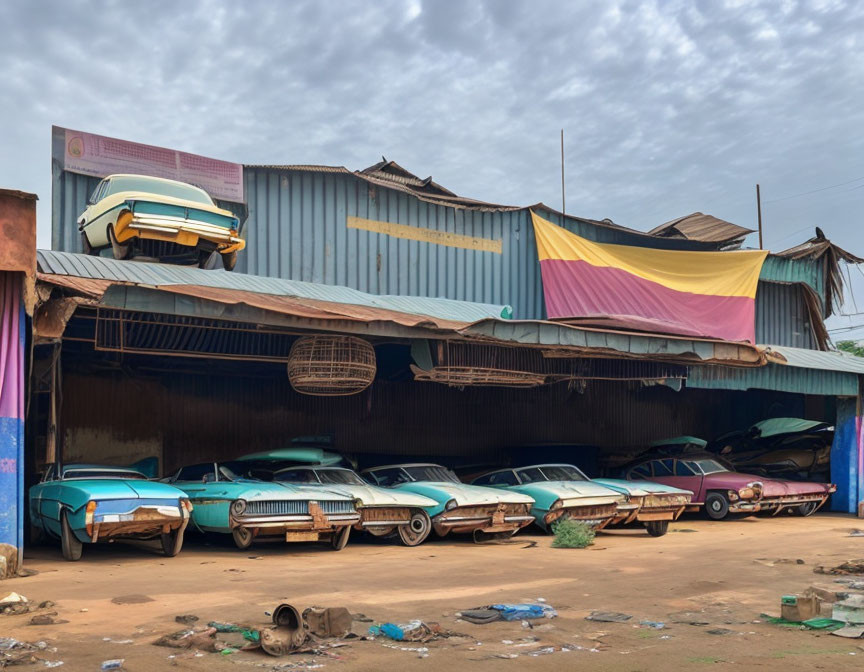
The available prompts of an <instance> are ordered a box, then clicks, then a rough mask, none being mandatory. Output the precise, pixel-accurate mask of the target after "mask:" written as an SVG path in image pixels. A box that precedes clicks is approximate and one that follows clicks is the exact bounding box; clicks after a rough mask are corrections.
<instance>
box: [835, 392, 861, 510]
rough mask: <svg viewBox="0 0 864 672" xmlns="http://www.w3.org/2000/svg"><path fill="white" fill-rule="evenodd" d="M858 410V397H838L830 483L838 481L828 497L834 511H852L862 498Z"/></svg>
mask: <svg viewBox="0 0 864 672" xmlns="http://www.w3.org/2000/svg"><path fill="white" fill-rule="evenodd" d="M860 413H861V409H860V405H859V403H858V399H854V398H853V399H850V398H842V399H838V400H837V421H836V422H835V424H834V443H833V444H832V445H831V482H832V483H836V484H837V492H836V493H834V496H833V497H832V498H831V509H832V510H833V511H845V512H847V513H855V512H857V511H858V502H860V501H861V500H862V499H864V465H862V459H864V450H862V447H864V444H862V432H861V430H862V424H861V423H862V417H861V415H860Z"/></svg>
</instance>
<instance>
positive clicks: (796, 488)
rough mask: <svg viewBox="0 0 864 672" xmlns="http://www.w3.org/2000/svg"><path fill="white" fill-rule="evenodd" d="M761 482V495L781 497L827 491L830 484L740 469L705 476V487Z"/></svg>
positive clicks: (741, 486) (746, 484)
mask: <svg viewBox="0 0 864 672" xmlns="http://www.w3.org/2000/svg"><path fill="white" fill-rule="evenodd" d="M754 482H756V483H762V494H763V497H782V496H784V495H805V494H813V493H819V494H822V493H828V492H830V490H831V486H830V485H829V484H828V483H806V482H800V481H781V480H778V479H772V478H765V477H764V476H757V475H756V474H745V473H742V472H740V471H724V472H722V473H716V474H708V475H707V476H706V477H705V483H706V487H707V488H717V487H720V488H729V489H735V490H737V489H740V488H744V487H746V486H748V485H750V484H751V483H754Z"/></svg>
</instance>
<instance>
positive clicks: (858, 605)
mask: <svg viewBox="0 0 864 672" xmlns="http://www.w3.org/2000/svg"><path fill="white" fill-rule="evenodd" d="M831 615H832V617H833V618H834V620H837V621H843V622H844V623H852V624H854V625H864V595H857V594H856V595H848V596H847V597H846V599H844V600H842V601H840V602H835V603H834V609H833V612H832V614H831Z"/></svg>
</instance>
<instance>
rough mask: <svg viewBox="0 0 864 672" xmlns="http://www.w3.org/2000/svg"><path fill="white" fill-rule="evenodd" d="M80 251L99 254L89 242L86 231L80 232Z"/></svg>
mask: <svg viewBox="0 0 864 672" xmlns="http://www.w3.org/2000/svg"><path fill="white" fill-rule="evenodd" d="M81 251H82V252H83V253H84V254H89V255H94V254H99V253H98V252H97V251H96V250H94V249H93V246H92V245H91V244H90V239H89V238H87V232H86V231H82V232H81Z"/></svg>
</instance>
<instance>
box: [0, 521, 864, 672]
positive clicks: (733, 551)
mask: <svg viewBox="0 0 864 672" xmlns="http://www.w3.org/2000/svg"><path fill="white" fill-rule="evenodd" d="M856 527H864V521H859V520H856V519H854V518H852V517H849V516H840V515H833V514H820V515H817V516H814V517H812V518H807V519H802V518H783V519H755V518H748V519H743V520H734V521H725V522H719V523H715V522H709V521H705V520H699V519H684V520H681V521H679V522H677V523H675V524H674V525H673V527H672V530H671V531H670V533H669V534H668V535H666V536H665V537H662V538H660V539H653V538H650V537H648V536H647V535H645V534H644V532H641V533H640V532H611V533H603V534H600V535H599V536H598V537H597V540H596V542H595V545H594V546H593V547H591V548H590V549H586V550H560V549H553V548H551V546H550V543H551V540H550V538H548V537H545V536H539V535H532V534H524V533H523V534H520V535H519V536H518V537H516V538H515V539H513V540H512V542H511V543H508V544H504V545H500V544H499V545H482V546H480V545H474V544H473V543H471V542H470V541H469V540H468V539H467V538H466V539H450V538H448V539H447V540H436V541H432V542H428V543H426V544H424V545H422V546H420V547H418V548H404V547H401V546H394V545H388V544H386V543H380V542H377V541H372V542H366V541H361V540H358V539H355V540H354V542H353V543H352V544H349V546H348V547H347V548H346V549H345V550H344V551H342V552H339V553H336V552H333V551H329V550H324V549H321V548H316V547H315V546H310V545H291V546H285V545H272V544H267V545H259V546H253V548H252V549H251V551H246V552H241V551H237V550H234V549H233V548H232V547H231V546H229V545H227V544H224V543H220V542H219V541H215V542H214V541H212V540H209V539H206V540H205V539H203V538H200V537H199V538H194V537H191V538H190V539H189V540H188V543H187V546H186V548H184V550H183V552H182V553H181V554H180V555H179V556H178V557H176V558H164V557H161V556H160V555H159V554H158V553H156V551H155V550H153V549H150V548H146V547H143V546H137V547H136V546H129V545H120V544H117V545H110V546H99V547H87V548H85V551H84V559H83V560H82V561H80V562H78V563H66V562H64V561H63V560H62V559H61V557H60V551H59V548H54V547H44V548H38V549H34V550H33V551H31V552H30V553H29V554H28V555H27V556H26V566H27V567H28V568H31V569H35V570H38V572H39V573H38V574H36V575H35V576H31V577H26V578H18V579H13V580H9V581H5V582H3V583H2V584H0V593H2V594H3V595H5V594H6V593H7V592H8V591H12V590H14V591H17V592H20V593H22V594H23V595H25V596H26V597H28V598H29V599H30V600H31V601H34V602H39V601H42V600H52V601H54V602H56V607H54V608H53V610H56V611H57V612H58V617H59V618H62V619H66V620H67V621H68V623H65V624H62V625H48V626H31V625H27V622H28V620H29V618H30V615H21V616H0V635H4V636H12V637H15V638H18V639H22V640H27V641H31V642H35V641H38V640H43V641H45V642H47V643H48V644H49V646H50V647H56V649H57V651H56V653H46V654H44V657H45V658H46V659H49V660H63V661H64V665H63V666H62V667H60V668H58V669H61V670H66V671H73V670H98V669H99V667H100V664H101V663H102V661H104V660H106V659H111V658H125V659H126V666H125V669H127V670H129V671H132V672H140V671H145V670H146V671H149V670H163V669H165V670H169V669H179V670H207V671H219V670H235V671H236V670H242V669H250V670H254V669H303V668H302V667H299V665H298V667H287V666H286V667H279V666H280V665H285V664H286V663H292V664H302V663H312V664H313V665H314V664H318V665H323V669H325V670H328V672H331V671H332V672H339V671H340V670H345V671H348V670H352V671H353V670H376V671H377V670H410V671H413V670H426V671H429V672H431V671H432V670H436V671H437V670H441V669H448V670H468V669H471V670H478V671H482V670H496V671H500V670H506V669H514V670H516V669H518V670H523V669H527V670H533V669H538V670H539V669H544V670H557V669H569V668H574V667H579V668H580V669H597V670H604V671H605V670H610V671H611V670H622V671H627V672H636V671H647V670H664V671H667V670H691V669H692V670H702V669H710V670H712V671H714V670H718V671H719V670H727V669H728V670H733V669H734V670H741V669H752V668H754V667H757V666H758V667H759V669H760V670H766V671H770V670H821V669H824V670H862V669H864V640H846V639H843V638H840V637H836V636H833V635H828V634H824V633H816V632H812V631H801V630H797V629H787V628H782V627H779V626H775V625H771V624H768V623H764V622H760V614H761V613H763V612H768V613H771V614H775V615H776V614H779V603H780V596H781V595H783V594H787V593H794V592H800V591H803V590H804V589H805V588H807V587H808V586H810V585H830V584H831V583H832V579H833V577H830V576H821V575H817V574H814V573H813V568H814V566H815V565H820V564H830V565H834V564H837V563H839V562H841V561H843V560H846V559H850V558H854V557H864V537H850V536H849V532H850V530H851V529H853V528H856ZM532 542H536V543H532ZM777 560H785V562H784V561H781V562H776V561H777ZM798 560H801V561H803V564H799V563H798V562H796V561H798ZM130 595H131V596H142V595H143V596H147V597H148V598H150V599H151V600H152V601H146V602H141V603H132V604H116V603H114V602H112V599H113V598H117V597H123V596H130ZM537 597H542V598H545V599H546V600H547V601H548V603H549V604H551V605H553V606H554V607H555V608H557V609H558V610H559V614H560V615H559V617H558V618H556V619H552V620H544V621H542V622H536V621H535V623H536V627H534V628H533V629H525V628H523V627H522V625H521V624H520V623H518V622H516V623H504V622H498V623H493V624H490V625H483V626H480V625H471V624H468V623H465V622H460V621H457V619H456V617H455V616H454V613H455V612H458V611H459V610H460V609H466V608H470V607H474V606H480V605H485V604H491V603H495V602H518V601H524V600H529V599H534V598H537ZM119 601H120V602H123V601H124V600H122V599H121V600H119ZM280 602H290V603H291V604H294V605H295V606H297V607H298V608H300V609H303V608H304V607H307V606H310V605H321V606H346V607H348V608H349V609H350V610H351V611H352V612H354V613H358V612H359V613H363V614H366V615H367V616H368V617H370V618H372V619H374V620H375V621H376V622H378V621H392V622H405V621H408V620H411V619H415V618H418V619H423V620H425V621H437V622H439V623H440V624H441V625H442V626H443V627H445V628H449V629H452V630H455V631H459V632H463V633H466V634H468V635H470V637H467V638H453V639H444V640H438V641H435V642H431V643H429V644H428V645H426V646H427V647H428V655H427V656H426V657H421V655H422V652H417V651H411V650H401V649H400V648H399V647H400V646H403V645H398V644H397V645H394V644H393V643H392V642H387V641H385V640H382V639H378V640H376V641H369V642H361V641H355V642H353V643H352V644H351V645H350V646H347V647H343V648H340V649H336V650H334V651H333V653H334V654H338V656H339V658H338V659H336V658H327V657H322V656H320V655H319V656H314V657H313V656H309V655H302V656H290V657H287V658H279V659H277V658H272V657H269V656H266V655H265V654H263V653H260V652H240V653H235V654H232V655H229V656H223V655H220V654H213V653H210V654H206V655H204V656H201V657H197V658H196V657H176V658H169V656H170V655H172V654H176V653H180V652H178V651H175V650H172V649H166V648H162V647H156V646H153V645H152V642H153V641H154V640H155V639H157V638H158V637H159V636H160V635H162V634H166V633H170V632H173V631H176V630H178V629H180V628H181V626H179V625H177V624H176V623H175V622H174V617H175V615H178V614H186V613H194V614H196V615H198V616H199V617H200V619H201V622H202V623H206V622H207V621H209V620H220V621H232V622H250V623H260V624H261V625H264V624H266V623H267V621H268V617H267V616H266V615H265V611H270V610H272V608H273V607H274V606H276V605H277V604H278V603H280ZM592 610H610V611H620V612H625V613H628V614H632V616H633V618H632V619H631V621H630V622H627V623H596V622H592V621H587V620H585V617H586V616H587V615H588V614H589V613H590V612H591V611H592ZM641 620H651V621H663V622H665V623H666V627H665V628H663V629H661V630H655V629H651V628H648V627H644V626H642V627H640V625H639V623H640V621H641ZM687 621H694V622H704V623H708V625H691V624H688V623H687ZM367 627H368V624H366V623H355V630H356V631H357V632H361V633H362V632H365V630H366V628H367ZM712 631H715V632H718V633H719V634H712ZM724 631H725V632H724ZM108 638H110V639H111V640H121V641H123V640H132V643H114V642H113V641H109V640H108ZM526 638H529V639H526ZM530 638H536V640H534V639H530ZM504 642H510V643H504ZM562 645H577V646H579V647H582V648H581V649H576V650H573V651H569V652H560V647H561V646H562ZM394 646H395V647H396V648H388V647H394ZM404 646H405V648H417V647H418V646H423V645H416V644H406V645H404ZM550 646H552V647H555V648H556V652H555V653H552V654H548V655H537V656H532V655H530V653H531V652H533V651H536V650H539V649H543V648H546V647H550ZM501 654H504V655H512V654H517V655H518V657H517V658H513V659H504V658H501V657H498V656H499V655H501ZM185 655H186V656H191V655H192V654H185ZM313 661H314V663H313ZM16 669H21V670H27V669H41V666H38V667H37V666H35V665H34V666H27V667H22V668H16ZM312 669H319V668H314V667H313V668H312Z"/></svg>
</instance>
